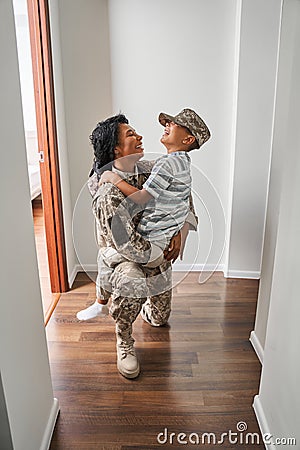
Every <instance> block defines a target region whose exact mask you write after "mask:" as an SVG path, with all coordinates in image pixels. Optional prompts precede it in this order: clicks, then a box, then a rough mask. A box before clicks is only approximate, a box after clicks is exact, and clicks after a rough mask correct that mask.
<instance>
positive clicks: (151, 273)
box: [96, 250, 172, 343]
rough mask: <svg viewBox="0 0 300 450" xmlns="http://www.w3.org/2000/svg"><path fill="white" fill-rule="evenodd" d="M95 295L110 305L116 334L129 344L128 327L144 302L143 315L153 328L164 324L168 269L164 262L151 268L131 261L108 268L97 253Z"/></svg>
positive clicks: (169, 292)
mask: <svg viewBox="0 0 300 450" xmlns="http://www.w3.org/2000/svg"><path fill="white" fill-rule="evenodd" d="M96 287H97V296H98V297H102V298H106V299H108V298H109V297H110V296H111V299H112V302H111V307H110V314H111V316H112V317H113V318H114V320H115V321H116V334H117V337H118V338H119V339H121V340H122V341H124V342H126V343H133V342H134V339H133V337H132V324H133V322H134V321H135V319H136V318H137V316H138V314H139V312H140V311H141V308H142V305H143V303H145V302H146V300H147V299H148V300H147V305H146V307H147V316H148V318H149V321H150V322H151V323H153V325H156V326H158V325H164V324H166V323H167V321H168V319H169V316H170V312H171V299H172V269H171V264H170V263H169V262H164V263H163V264H161V265H160V266H158V267H155V268H153V269H150V268H146V267H144V266H142V265H140V264H137V263H135V262H132V261H124V262H120V263H118V264H117V265H116V266H115V267H109V266H108V264H106V261H105V258H103V256H102V253H101V250H100V251H99V255H98V277H97V283H96Z"/></svg>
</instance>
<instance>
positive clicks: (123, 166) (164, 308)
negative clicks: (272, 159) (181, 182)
mask: <svg viewBox="0 0 300 450" xmlns="http://www.w3.org/2000/svg"><path fill="white" fill-rule="evenodd" d="M91 143H92V145H93V148H94V157H95V160H94V167H93V170H92V173H91V174H90V179H89V182H88V186H89V190H90V192H91V194H92V196H93V213H94V216H95V220H96V230H97V243H98V245H99V254H98V277H97V282H96V289H97V300H96V302H95V303H94V305H92V306H91V307H89V308H87V309H86V310H83V311H80V312H79V313H78V315H77V317H78V318H79V319H80V320H88V319H90V318H92V317H96V316H98V315H101V314H102V313H103V306H102V305H103V304H106V303H107V301H108V299H109V298H111V307H110V314H111V316H112V317H113V318H114V320H115V321H116V336H117V367H118V370H119V372H120V373H121V374H122V375H123V376H125V377H126V378H135V377H137V376H138V374H139V372H140V366H139V362H138V360H137V357H136V354H135V350H134V345H133V344H134V339H133V337H132V324H133V322H134V321H135V319H136V318H137V316H138V314H139V313H140V311H141V310H142V311H141V313H142V317H143V319H144V320H145V321H147V322H148V323H149V324H151V325H153V326H161V325H164V324H166V323H167V321H168V318H169V315H170V312H171V298H172V289H171V286H172V283H171V281H172V273H171V261H175V260H176V259H177V257H178V255H179V252H180V247H181V236H180V234H178V235H177V236H175V237H174V238H173V239H172V241H171V243H170V246H169V252H168V254H166V255H165V256H166V260H164V262H163V263H162V264H161V265H160V266H158V267H155V268H149V267H145V266H144V265H143V262H145V260H148V259H149V255H150V254H151V251H152V249H151V245H150V244H149V242H148V241H145V240H144V239H143V238H142V237H141V236H140V235H139V234H138V233H136V231H135V227H136V225H137V223H138V221H139V218H140V216H141V211H140V210H139V209H138V208H137V206H136V205H135V204H134V203H133V202H131V201H130V200H127V199H126V198H125V197H124V195H123V194H122V193H121V192H120V191H119V189H118V188H117V187H115V186H114V185H112V184H108V183H105V184H103V185H101V186H99V184H98V181H99V177H100V175H101V173H102V172H103V171H104V170H107V169H108V168H109V169H112V170H113V171H115V172H116V173H117V174H118V175H119V176H121V177H122V178H123V179H126V181H127V182H128V183H130V184H132V185H133V186H135V187H137V188H139V189H140V188H141V187H142V185H143V184H144V182H145V181H146V179H147V178H148V176H149V175H150V172H151V168H152V166H153V164H154V162H150V161H140V159H141V158H142V157H143V155H144V153H143V146H142V136H140V135H139V134H137V133H136V131H135V130H134V129H133V128H132V127H131V126H130V125H129V123H128V120H127V119H126V117H125V116H124V115H121V114H120V115H117V116H114V117H110V118H108V119H106V120H105V121H103V122H100V123H99V124H98V125H97V126H96V128H95V130H94V131H93V132H92V135H91ZM190 227H191V228H194V229H196V227H197V219H196V217H195V215H194V212H193V207H192V206H191V213H190V215H189V217H188V218H187V223H186V224H185V225H184V234H185V236H184V239H183V241H185V237H186V234H187V233H188V229H189V228H190ZM108 247H110V248H112V249H114V250H115V252H114V255H113V258H111V257H110V255H107V254H105V251H106V249H107V248H108ZM118 254H120V255H121V257H120V261H122V262H118ZM124 257H125V258H126V259H127V261H125V262H124V259H123V258H124ZM112 269H113V270H112ZM147 297H148V300H147ZM146 300H147V302H146ZM145 302H146V303H145ZM142 307H143V309H142Z"/></svg>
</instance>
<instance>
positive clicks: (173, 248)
mask: <svg viewBox="0 0 300 450" xmlns="http://www.w3.org/2000/svg"><path fill="white" fill-rule="evenodd" d="M189 229H190V226H189V224H188V223H187V222H186V223H185V224H184V225H183V227H182V228H181V230H180V232H179V233H178V234H176V235H175V236H173V237H172V239H171V241H170V244H169V248H168V250H165V251H164V255H165V258H166V260H167V261H172V262H173V263H174V262H175V261H176V259H177V258H178V256H180V259H181V260H182V258H183V252H184V248H185V243H186V238H187V236H188V234H189Z"/></svg>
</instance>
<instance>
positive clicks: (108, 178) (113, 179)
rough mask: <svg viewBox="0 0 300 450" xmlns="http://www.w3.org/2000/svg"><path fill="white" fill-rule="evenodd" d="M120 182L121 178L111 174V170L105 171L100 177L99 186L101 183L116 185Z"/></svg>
mask: <svg viewBox="0 0 300 450" xmlns="http://www.w3.org/2000/svg"><path fill="white" fill-rule="evenodd" d="M121 180H122V178H121V177H120V176H119V175H118V174H116V173H114V172H112V171H111V170H106V171H105V172H103V174H102V175H101V177H100V180H99V185H101V184H103V183H112V184H115V185H116V184H118V182H119V181H121Z"/></svg>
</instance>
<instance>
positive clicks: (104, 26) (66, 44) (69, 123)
mask: <svg viewBox="0 0 300 450" xmlns="http://www.w3.org/2000/svg"><path fill="white" fill-rule="evenodd" d="M50 4H51V5H52V6H51V10H52V14H53V17H54V16H55V15H56V14H57V13H58V15H59V34H60V43H61V63H62V78H61V76H60V75H59V76H57V77H56V82H57V86H58V85H59V91H60V92H59V95H58V99H57V104H58V102H60V101H61V98H62V96H64V111H65V125H66V141H65V140H64V144H63V145H64V146H65V145H67V148H68V167H69V180H70V195H71V208H72V210H73V211H75V215H76V211H78V208H77V209H76V203H77V200H78V197H79V203H80V199H81V197H80V193H81V190H82V188H83V186H84V185H85V183H86V181H87V178H88V174H89V172H90V168H91V165H92V159H93V151H92V147H91V146H90V143H89V135H90V134H91V131H92V130H93V129H94V127H95V126H96V124H97V123H98V122H99V121H100V120H102V119H103V118H105V117H108V116H110V115H111V114H112V109H111V82H110V56H109V35H108V18H107V1H106V0H85V1H82V0H61V1H59V2H57V1H52V2H50ZM57 5H58V12H57V13H56V11H55V12H54V10H57ZM55 22H56V23H57V21H56V19H55ZM53 26H54V25H53ZM53 31H54V33H53V34H54V36H56V32H57V25H55V30H54V28H53ZM56 37H57V36H56ZM56 48H58V42H57V39H56ZM57 53H58V52H57ZM54 59H55V61H54V62H55V67H56V68H57V67H58V66H59V64H60V62H59V59H60V57H59V56H57V55H56V57H55V58H54ZM62 88H63V92H62ZM60 131H61V130H60ZM62 135H63V132H62V133H60V136H62ZM83 192H84V194H85V190H84V191H83ZM84 194H83V195H84ZM81 203H82V204H83V208H84V209H83V211H81V210H80V212H79V213H78V214H77V215H76V223H75V224H74V227H75V247H76V250H77V251H78V253H79V255H78V256H79V260H80V262H82V263H83V264H84V263H85V262H89V263H92V264H95V262H96V255H97V248H96V244H95V239H94V234H93V220H92V215H91V207H90V203H91V201H90V197H89V196H88V195H87V197H86V201H85V202H81ZM68 220H69V218H68ZM69 238H70V236H69ZM77 247H79V250H78V249H77ZM81 248H82V249H83V252H82V251H81ZM82 253H83V254H82ZM73 269H74V266H72V268H71V267H70V268H69V270H70V271H71V272H72V271H73ZM73 275H74V272H73Z"/></svg>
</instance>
